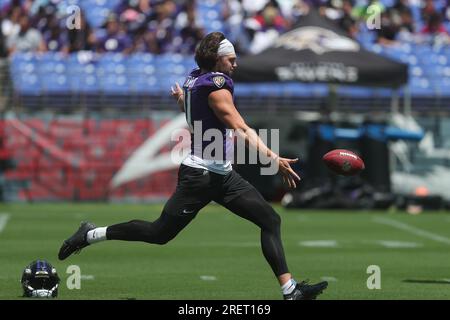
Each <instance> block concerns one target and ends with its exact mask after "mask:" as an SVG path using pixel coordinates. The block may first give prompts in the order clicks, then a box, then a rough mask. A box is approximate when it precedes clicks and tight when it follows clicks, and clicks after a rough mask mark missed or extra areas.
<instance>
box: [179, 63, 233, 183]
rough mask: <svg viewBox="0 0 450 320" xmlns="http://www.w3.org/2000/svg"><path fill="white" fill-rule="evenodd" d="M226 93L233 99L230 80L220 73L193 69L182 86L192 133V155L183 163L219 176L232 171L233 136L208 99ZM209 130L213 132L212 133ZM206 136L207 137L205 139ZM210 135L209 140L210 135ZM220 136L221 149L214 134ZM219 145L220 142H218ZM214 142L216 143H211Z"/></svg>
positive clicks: (187, 118) (185, 108)
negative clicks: (216, 92)
mask: <svg viewBox="0 0 450 320" xmlns="http://www.w3.org/2000/svg"><path fill="white" fill-rule="evenodd" d="M221 89H226V90H229V91H230V92H231V94H232V95H233V80H231V78H230V77H229V76H227V75H226V74H223V73H220V72H207V73H203V74H201V73H200V69H194V70H193V71H192V72H191V73H190V74H189V76H188V77H187V78H186V81H185V82H184V85H183V91H184V97H185V98H184V110H185V112H186V121H187V123H188V125H189V129H190V131H191V155H190V156H189V157H188V158H186V159H185V160H184V161H183V163H184V164H186V165H189V166H192V167H197V168H203V169H206V170H210V171H213V172H216V173H219V174H226V173H228V172H229V171H231V160H232V157H233V155H232V152H233V134H232V131H231V130H228V129H227V128H226V127H225V124H223V123H222V122H221V121H220V120H219V119H218V118H217V116H216V115H215V114H214V112H213V110H212V109H211V108H210V107H209V104H208V96H209V94H210V93H211V92H214V91H216V90H221ZM208 129H214V130H215V131H212V130H210V131H209V132H207V131H208ZM205 132H206V135H205ZM211 132H212V134H211V136H212V137H211V136H210V133H211ZM218 132H220V135H221V136H220V144H221V145H220V146H221V150H218V149H219V148H214V147H213V145H214V146H217V145H218V144H217V142H216V138H219V137H216V136H215V135H214V133H218ZM218 141H219V140H218ZM214 142H216V143H214Z"/></svg>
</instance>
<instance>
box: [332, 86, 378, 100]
mask: <svg viewBox="0 0 450 320" xmlns="http://www.w3.org/2000/svg"><path fill="white" fill-rule="evenodd" d="M337 92H338V94H339V95H342V96H346V97H352V98H370V97H372V96H374V90H373V89H372V88H367V87H356V86H338V88H337Z"/></svg>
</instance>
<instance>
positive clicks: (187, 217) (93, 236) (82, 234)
mask: <svg viewBox="0 0 450 320" xmlns="http://www.w3.org/2000/svg"><path fill="white" fill-rule="evenodd" d="M207 182H208V179H205V175H203V170H200V169H195V168H189V167H186V166H182V168H181V169H180V174H179V183H178V186H177V190H176V191H175V193H174V194H173V195H172V197H171V198H170V199H169V200H168V201H167V203H166V204H165V206H164V209H163V211H162V214H161V216H160V217H159V218H158V219H157V220H155V221H153V222H149V221H142V220H132V221H128V222H125V223H119V224H115V225H112V226H109V227H100V228H97V227H96V226H95V225H94V224H93V223H90V222H83V223H81V226H80V228H79V229H78V230H77V231H76V232H75V233H74V234H73V235H72V236H71V237H70V238H68V239H66V240H65V241H64V242H63V244H62V246H61V248H60V250H59V253H58V258H59V259H60V260H64V259H66V258H67V257H69V256H70V255H71V254H73V253H77V252H79V251H80V250H81V249H83V248H85V247H87V246H88V245H90V244H93V243H97V242H100V241H104V240H124V241H143V242H147V243H152V244H160V245H162V244H166V243H167V242H169V241H170V240H172V239H173V238H175V236H176V235H177V234H178V233H179V232H180V231H181V230H183V229H184V228H185V227H186V226H187V225H188V224H189V223H190V222H191V221H192V220H193V219H194V218H195V216H196V215H197V213H198V212H199V211H200V210H201V209H202V208H203V207H204V206H206V205H207V204H208V203H209V202H210V200H211V195H210V194H209V192H208V189H206V186H207ZM193 186H194V187H193Z"/></svg>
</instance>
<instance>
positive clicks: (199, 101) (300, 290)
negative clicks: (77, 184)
mask: <svg viewBox="0 0 450 320" xmlns="http://www.w3.org/2000/svg"><path fill="white" fill-rule="evenodd" d="M195 60H196V62H197V64H198V67H199V68H197V69H194V70H193V71H192V72H191V73H190V75H189V76H188V77H187V79H186V81H185V83H184V85H183V88H181V87H180V86H179V85H178V84H176V86H175V88H172V92H171V94H172V96H173V97H174V98H175V99H176V100H177V103H178V105H179V106H180V109H181V110H182V111H184V112H185V113H186V121H187V122H188V125H189V128H190V131H191V153H190V155H189V156H187V157H186V158H185V159H184V160H183V162H182V164H181V165H180V168H179V171H178V183H177V187H176V190H175V192H174V194H173V195H172V196H171V197H170V199H169V200H168V201H167V203H166V204H165V206H164V209H163V211H162V213H161V216H160V217H159V218H158V219H157V220H155V221H153V222H148V221H141V220H132V221H129V222H125V223H119V224H115V225H111V226H108V227H100V228H97V227H96V226H95V225H94V224H92V223H90V222H83V223H82V224H81V226H80V228H79V229H78V231H76V232H75V234H73V235H72V236H71V237H70V238H68V239H67V240H65V241H64V243H63V245H62V247H61V249H60V251H59V259H61V260H64V259H66V258H67V257H68V256H70V255H71V254H72V253H74V252H75V251H79V250H81V249H82V248H84V247H86V246H88V245H90V244H93V243H96V242H98V241H102V240H125V241H144V242H148V243H152V244H161V245H162V244H166V243H167V242H168V241H170V240H172V239H173V238H174V237H175V236H176V235H177V234H178V233H179V232H180V231H181V230H183V228H185V227H186V226H187V225H188V224H189V223H190V222H191V221H192V220H193V219H194V218H195V217H196V215H197V213H198V212H199V211H200V210H201V209H202V208H203V207H205V206H206V205H207V204H208V203H209V202H211V201H215V202H216V203H218V204H221V205H222V206H224V207H225V208H227V209H228V210H230V211H231V212H233V213H235V214H237V215H238V216H240V217H242V218H244V219H247V220H249V221H251V222H253V223H255V224H256V225H257V226H258V227H259V228H260V229H261V238H260V239H261V247H262V251H263V254H264V257H265V259H266V260H267V262H268V263H269V265H270V267H271V268H272V270H273V273H274V274H275V276H276V277H277V279H278V281H279V284H280V286H281V291H282V294H283V297H284V299H286V300H306V299H315V298H316V296H317V295H319V294H320V293H321V292H322V291H323V290H324V289H325V288H326V287H327V285H328V283H327V282H320V283H317V284H308V283H306V282H305V281H302V282H300V283H297V282H296V281H295V280H294V279H293V277H292V275H291V273H290V272H289V269H288V266H287V264H286V259H285V255H284V250H283V245H282V242H281V235H280V224H281V220H280V216H279V215H278V214H277V213H276V212H275V211H274V209H273V208H272V207H271V206H270V204H269V203H268V202H266V201H265V199H264V198H263V197H262V196H261V194H260V193H259V192H258V191H257V190H256V189H255V188H254V187H253V186H252V185H251V184H250V183H249V182H247V181H246V180H244V179H243V178H242V177H241V176H240V175H239V174H238V173H237V172H235V171H234V170H233V168H232V165H231V159H230V152H231V150H232V143H233V140H232V138H233V137H232V135H231V134H230V132H231V131H230V130H229V129H233V131H234V132H235V133H236V134H237V135H239V138H241V139H244V140H245V142H246V143H247V144H248V145H249V146H251V147H253V148H254V149H256V150H257V151H258V152H260V153H261V154H264V155H266V156H267V157H269V158H270V159H271V160H272V161H273V163H274V164H275V165H276V167H277V168H278V171H279V172H280V173H281V175H282V176H283V180H284V181H285V183H286V184H287V185H288V186H289V187H291V188H295V187H296V183H297V182H298V181H299V180H300V177H299V176H298V175H297V174H296V173H295V172H294V171H293V170H292V168H291V166H290V164H292V163H295V162H296V161H297V160H298V159H287V158H282V157H280V156H279V155H277V154H275V153H274V152H273V151H272V150H270V149H269V148H268V147H267V146H266V145H265V144H264V143H263V141H262V140H261V139H260V138H259V137H258V135H256V134H255V132H254V130H252V129H251V128H250V127H249V126H248V125H247V124H246V122H245V121H244V119H243V118H242V117H241V115H240V114H239V112H238V110H237V109H236V107H235V105H234V102H233V90H234V88H233V80H232V79H231V76H232V74H233V71H234V70H235V69H236V68H237V63H236V54H235V51H234V47H233V45H232V44H231V43H230V41H228V40H227V39H226V38H225V36H224V35H223V34H222V33H220V32H212V33H210V34H208V35H207V36H206V37H205V38H204V39H202V41H201V42H200V44H199V46H198V47H197V50H196V53H195ZM199 124H200V126H199V127H197V129H196V127H195V126H196V125H199ZM209 129H214V130H219V131H220V133H221V135H222V138H223V143H222V147H223V150H222V151H223V158H222V159H213V158H208V157H205V156H204V152H205V148H206V144H205V142H204V141H202V138H201V137H203V135H204V133H205V132H206V131H207V130H209ZM227 129H228V130H227ZM195 135H201V137H196V136H195Z"/></svg>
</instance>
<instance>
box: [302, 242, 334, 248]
mask: <svg viewBox="0 0 450 320" xmlns="http://www.w3.org/2000/svg"><path fill="white" fill-rule="evenodd" d="M298 244H299V245H300V246H302V247H317V248H337V247H338V246H339V245H338V242H337V241H336V240H311V241H300V242H299V243H298Z"/></svg>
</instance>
